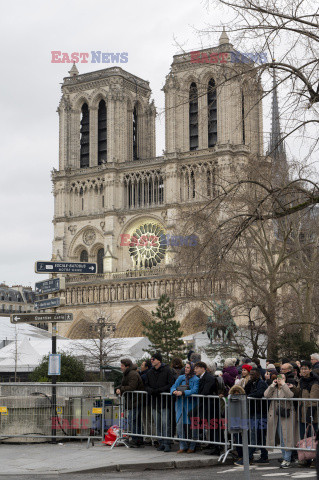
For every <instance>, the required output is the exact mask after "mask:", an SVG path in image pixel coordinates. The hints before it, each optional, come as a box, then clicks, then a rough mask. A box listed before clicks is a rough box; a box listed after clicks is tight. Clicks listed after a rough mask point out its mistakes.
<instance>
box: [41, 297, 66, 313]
mask: <svg viewBox="0 0 319 480" xmlns="http://www.w3.org/2000/svg"><path fill="white" fill-rule="evenodd" d="M62 303H64V302H61V298H59V297H58V298H46V299H45V300H38V301H37V302H34V309H35V310H43V309H45V308H56V307H60V306H61V304H62Z"/></svg>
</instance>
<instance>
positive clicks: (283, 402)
mask: <svg viewBox="0 0 319 480" xmlns="http://www.w3.org/2000/svg"><path fill="white" fill-rule="evenodd" d="M247 405H248V412H247V419H242V422H243V425H242V426H243V428H246V429H248V432H249V436H248V438H249V447H251V448H265V449H273V448H280V449H282V450H291V451H294V450H295V451H298V450H303V451H305V450H307V451H312V452H315V451H316V442H315V438H314V437H315V434H316V432H317V430H318V417H317V415H318V413H319V408H318V407H319V399H311V400H310V399H305V398H291V399H288V398H260V399H259V398H258V399H257V398H248V399H247ZM232 423H238V419H232V418H228V422H227V425H228V429H231V425H232ZM267 432H268V435H267ZM305 435H306V437H305ZM304 438H306V439H308V440H307V445H306V446H305V447H301V445H300V443H299V442H301V441H302V440H304ZM235 447H242V440H241V437H240V436H239V435H237V434H231V448H232V449H233V448H235Z"/></svg>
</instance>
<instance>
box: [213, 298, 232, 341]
mask: <svg viewBox="0 0 319 480" xmlns="http://www.w3.org/2000/svg"><path fill="white" fill-rule="evenodd" d="M213 304H214V307H213V316H210V317H208V322H207V328H206V331H207V335H208V338H209V339H210V342H211V343H212V341H213V340H216V339H217V338H219V339H222V341H223V342H225V341H230V340H231V338H232V337H233V335H234V333H236V332H237V325H236V323H235V322H234V319H233V316H232V314H231V312H230V308H229V307H228V305H226V303H225V302H224V300H222V301H221V303H219V304H218V303H217V302H215V301H214V302H213Z"/></svg>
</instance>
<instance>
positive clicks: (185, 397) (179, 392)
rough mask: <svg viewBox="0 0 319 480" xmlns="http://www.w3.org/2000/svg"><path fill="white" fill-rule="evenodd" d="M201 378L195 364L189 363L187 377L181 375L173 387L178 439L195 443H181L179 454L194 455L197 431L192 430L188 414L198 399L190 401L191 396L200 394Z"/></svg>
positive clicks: (182, 441)
mask: <svg viewBox="0 0 319 480" xmlns="http://www.w3.org/2000/svg"><path fill="white" fill-rule="evenodd" d="M198 387H199V378H198V377H197V376H196V375H195V372H194V364H193V363H191V362H187V363H186V365H185V375H180V376H179V377H178V379H177V380H176V382H175V383H174V385H173V386H172V387H171V394H172V395H174V396H176V403H175V410H176V426H177V436H178V438H192V440H193V441H191V442H187V441H185V440H181V441H180V442H179V450H178V452H177V453H184V452H187V453H194V452H195V448H196V442H195V441H194V439H195V438H196V436H197V431H196V430H191V429H190V424H191V422H190V419H189V417H188V412H189V411H190V410H192V409H193V408H194V407H195V406H196V404H197V399H190V398H189V397H190V396H191V395H194V394H196V393H198Z"/></svg>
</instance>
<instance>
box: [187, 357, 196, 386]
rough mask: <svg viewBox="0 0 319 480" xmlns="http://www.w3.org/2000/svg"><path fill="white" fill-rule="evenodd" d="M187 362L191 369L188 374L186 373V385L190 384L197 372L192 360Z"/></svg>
mask: <svg viewBox="0 0 319 480" xmlns="http://www.w3.org/2000/svg"><path fill="white" fill-rule="evenodd" d="M187 364H188V365H190V366H191V371H190V372H189V373H187V374H186V373H185V379H186V385H187V386H189V381H190V379H191V378H192V377H193V376H194V375H195V372H194V364H193V363H192V362H187Z"/></svg>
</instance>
